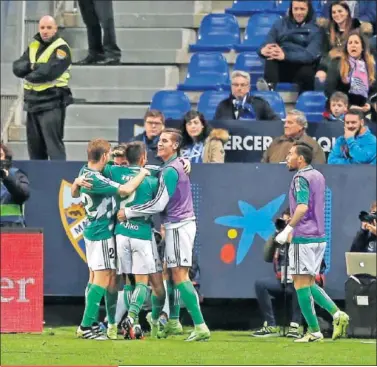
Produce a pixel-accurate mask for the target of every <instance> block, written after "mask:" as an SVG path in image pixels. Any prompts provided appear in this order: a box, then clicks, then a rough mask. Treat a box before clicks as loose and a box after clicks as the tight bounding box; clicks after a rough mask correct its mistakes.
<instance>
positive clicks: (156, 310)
mask: <svg viewBox="0 0 377 367" xmlns="http://www.w3.org/2000/svg"><path fill="white" fill-rule="evenodd" d="M151 299H152V320H158V318H159V317H160V313H161V311H162V309H163V308H164V304H165V297H162V298H158V297H157V296H156V295H155V294H153V293H152V296H151Z"/></svg>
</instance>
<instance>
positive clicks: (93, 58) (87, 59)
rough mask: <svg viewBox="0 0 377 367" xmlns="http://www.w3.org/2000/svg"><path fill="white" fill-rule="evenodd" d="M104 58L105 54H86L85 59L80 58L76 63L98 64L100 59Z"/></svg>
mask: <svg viewBox="0 0 377 367" xmlns="http://www.w3.org/2000/svg"><path fill="white" fill-rule="evenodd" d="M103 60H105V56H103V55H98V56H92V55H88V56H87V57H85V59H82V60H80V61H78V62H76V64H77V65H94V64H98V63H99V62H100V61H103Z"/></svg>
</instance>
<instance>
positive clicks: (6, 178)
mask: <svg viewBox="0 0 377 367" xmlns="http://www.w3.org/2000/svg"><path fill="white" fill-rule="evenodd" d="M0 152H1V156H0V163H1V166H0V181H1V197H0V204H1V206H0V207H1V213H0V215H1V221H0V227H25V219H24V214H23V204H24V203H25V201H26V200H27V199H28V198H29V195H30V191H29V180H28V178H27V176H26V175H25V173H23V172H22V171H21V170H19V169H18V168H14V167H12V153H11V151H10V150H9V148H8V147H7V146H6V145H4V144H2V143H1V144H0Z"/></svg>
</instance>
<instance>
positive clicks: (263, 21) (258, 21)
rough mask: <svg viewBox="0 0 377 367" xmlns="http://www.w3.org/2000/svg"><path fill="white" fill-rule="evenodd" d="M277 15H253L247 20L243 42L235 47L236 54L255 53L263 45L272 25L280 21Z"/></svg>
mask: <svg viewBox="0 0 377 367" xmlns="http://www.w3.org/2000/svg"><path fill="white" fill-rule="evenodd" d="M280 18H281V17H280V15H279V14H267V13H261V14H254V15H252V16H251V17H250V18H249V21H248V23H247V27H246V30H245V37H244V41H243V43H242V44H240V45H235V46H234V49H235V50H236V51H237V52H242V51H256V50H258V49H259V48H260V46H262V44H263V43H264V41H265V39H266V36H267V34H268V32H269V31H270V29H271V27H272V25H273V24H274V23H275V22H276V21H277V20H278V19H280Z"/></svg>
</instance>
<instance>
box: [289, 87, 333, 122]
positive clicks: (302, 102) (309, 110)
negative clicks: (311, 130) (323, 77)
mask: <svg viewBox="0 0 377 367" xmlns="http://www.w3.org/2000/svg"><path fill="white" fill-rule="evenodd" d="M325 106H326V96H325V95H324V94H323V92H304V93H302V94H301V95H300V97H299V98H298V100H297V102H296V108H297V109H298V110H300V111H302V112H304V113H305V115H306V119H307V120H308V122H322V121H323V115H322V114H323V112H324V111H325Z"/></svg>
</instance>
